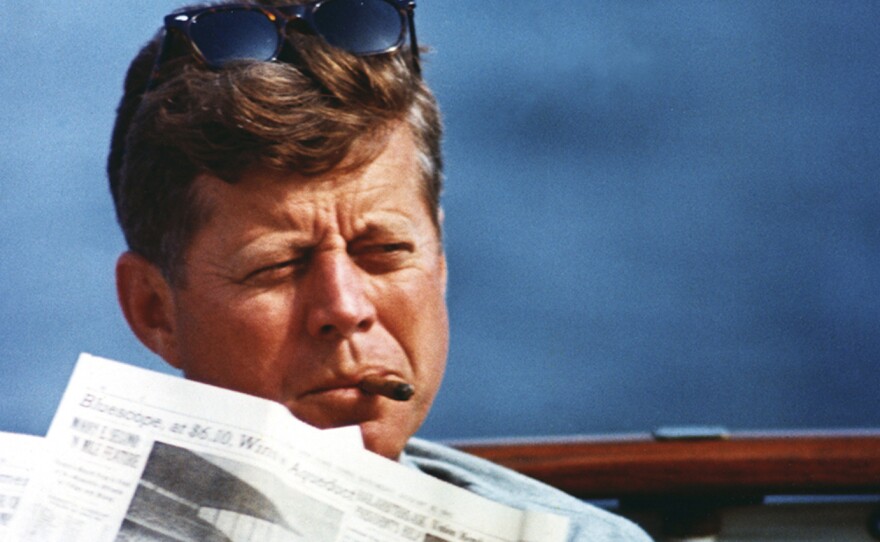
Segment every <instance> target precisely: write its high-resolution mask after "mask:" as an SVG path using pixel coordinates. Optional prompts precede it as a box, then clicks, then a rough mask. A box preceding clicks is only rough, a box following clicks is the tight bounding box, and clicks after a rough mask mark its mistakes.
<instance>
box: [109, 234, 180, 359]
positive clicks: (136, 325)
mask: <svg viewBox="0 0 880 542" xmlns="http://www.w3.org/2000/svg"><path fill="white" fill-rule="evenodd" d="M116 294H117V296H118V297H119V306H120V307H121V308H122V313H123V314H124V315H125V319H126V320H127V321H128V326H129V327H130V328H131V330H132V331H133V332H134V334H135V335H136V336H137V338H138V339H140V341H141V342H142V343H144V345H145V346H146V347H147V348H149V349H150V350H152V351H153V352H155V353H156V354H158V355H159V356H161V357H162V359H164V360H165V361H166V362H168V363H169V364H171V365H172V366H174V367H177V368H178V369H179V368H180V364H181V363H180V355H179V351H178V348H177V333H176V329H177V326H176V323H175V319H174V314H175V312H174V295H173V292H172V289H171V285H169V284H168V281H166V280H165V277H164V276H163V275H162V272H161V271H159V268H158V267H156V266H155V265H153V264H152V263H150V262H149V261H147V259H146V258H144V257H143V256H141V255H139V254H135V253H134V252H131V251H128V252H125V253H123V254H122V255H121V256H120V257H119V260H118V261H117V262H116Z"/></svg>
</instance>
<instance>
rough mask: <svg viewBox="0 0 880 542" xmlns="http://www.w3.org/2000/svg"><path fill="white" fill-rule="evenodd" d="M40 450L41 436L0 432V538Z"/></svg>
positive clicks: (41, 448) (19, 498) (39, 456)
mask: <svg viewBox="0 0 880 542" xmlns="http://www.w3.org/2000/svg"><path fill="white" fill-rule="evenodd" d="M42 453H43V439H42V437H36V436H33V435H19V434H15V433H0V541H3V540H5V539H6V533H7V529H8V525H9V523H10V520H11V519H12V516H13V514H14V513H15V511H16V510H17V509H18V504H19V502H20V501H21V496H22V494H23V493H24V490H25V487H26V486H27V483H28V480H30V477H31V473H32V472H33V468H34V466H35V465H37V464H39V463H40V460H41V459H42Z"/></svg>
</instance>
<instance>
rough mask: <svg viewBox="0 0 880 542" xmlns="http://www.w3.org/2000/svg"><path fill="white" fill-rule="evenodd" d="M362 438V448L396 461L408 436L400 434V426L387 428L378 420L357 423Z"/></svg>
mask: <svg viewBox="0 0 880 542" xmlns="http://www.w3.org/2000/svg"><path fill="white" fill-rule="evenodd" d="M359 425H360V428H361V435H362V436H363V439H364V448H366V449H367V450H369V451H371V452H373V453H375V454H379V455H381V456H383V457H386V458H388V459H391V460H392V461H397V459H398V458H399V457H400V453H401V452H402V451H403V448H404V446H406V441H407V440H408V438H409V437H408V436H406V435H404V434H402V433H401V432H400V431H401V428H397V430H396V431H395V430H394V428H389V427H388V426H387V425H385V424H383V423H381V422H379V421H369V422H366V423H362V424H359Z"/></svg>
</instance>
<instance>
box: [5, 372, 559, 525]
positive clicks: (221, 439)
mask: <svg viewBox="0 0 880 542" xmlns="http://www.w3.org/2000/svg"><path fill="white" fill-rule="evenodd" d="M359 438H360V435H359V431H358V430H357V428H345V429H339V430H332V431H319V430H317V429H315V428H313V427H311V426H308V425H306V424H303V423H302V422H299V421H297V420H296V419H295V418H293V416H291V415H290V413H289V412H288V411H287V410H286V409H285V408H284V407H283V406H281V405H278V404H276V403H273V402H271V401H266V400H262V399H258V398H255V397H251V396H247V395H243V394H239V393H235V392H230V391H228V390H222V389H219V388H214V387H211V386H206V385H203V384H198V383H195V382H190V381H186V380H184V379H180V378H176V377H172V376H168V375H162V374H158V373H152V372H149V371H145V370H143V369H138V368H135V367H130V366H127V365H123V364H120V363H117V362H111V361H109V360H102V359H100V358H95V357H92V356H89V355H83V356H82V357H81V359H80V361H79V363H78V365H77V367H76V369H75V371H74V375H73V377H72V379H71V382H70V384H69V386H68V388H67V391H66V392H65V394H64V397H63V398H62V402H61V406H60V408H59V410H58V412H57V414H56V417H55V419H54V420H53V422H52V425H51V427H50V429H49V433H48V435H47V438H46V444H47V449H51V455H50V462H49V463H48V464H47V465H45V466H44V467H43V468H41V469H39V472H36V473H35V474H34V476H33V477H32V479H31V482H30V483H29V484H28V486H27V489H26V491H25V495H24V497H23V498H22V501H21V504H20V506H19V509H18V511H17V513H16V514H15V516H14V518H13V521H12V523H11V527H10V538H9V540H15V541H19V540H22V541H39V542H56V541H57V542H62V541H63V542H80V541H81V542H104V541H106V542H134V541H138V542H140V541H166V540H172V541H182V542H190V541H192V542H196V541H199V542H202V541H209V542H213V541H217V542H220V541H223V542H293V541H316V542H394V541H419V542H453V541H471V542H556V541H559V542H564V540H565V538H566V533H567V529H568V524H567V520H566V519H565V518H561V517H558V516H553V515H549V514H543V513H538V512H522V511H519V510H515V509H512V508H509V507H506V506H503V505H500V504H497V503H494V502H491V501H488V500H485V499H483V498H481V497H478V496H476V495H474V494H471V493H469V492H467V491H465V490H463V489H460V488H457V487H455V486H452V485H450V484H447V483H445V482H441V481H439V480H436V479H434V478H431V477H430V476H427V475H424V474H422V473H419V472H417V471H414V470H411V469H408V468H405V467H403V466H401V465H399V464H397V463H395V462H393V461H389V460H387V459H384V458H382V457H380V456H378V455H376V454H373V453H370V452H367V451H365V450H363V448H362V445H361V444H360V442H359Z"/></svg>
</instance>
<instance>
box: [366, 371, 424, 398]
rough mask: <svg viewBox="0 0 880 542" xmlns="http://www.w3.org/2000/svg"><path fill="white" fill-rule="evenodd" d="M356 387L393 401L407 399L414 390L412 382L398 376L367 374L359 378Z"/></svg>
mask: <svg viewBox="0 0 880 542" xmlns="http://www.w3.org/2000/svg"><path fill="white" fill-rule="evenodd" d="M358 387H359V388H360V389H361V390H363V391H364V392H366V393H370V394H374V395H381V396H383V397H387V398H389V399H394V400H395V401H409V398H410V397H412V396H413V394H414V393H415V392H416V390H415V388H413V386H412V384H410V383H408V382H404V381H403V380H400V379H399V378H392V377H383V376H368V377H366V378H364V379H363V380H361V383H360V384H358Z"/></svg>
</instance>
